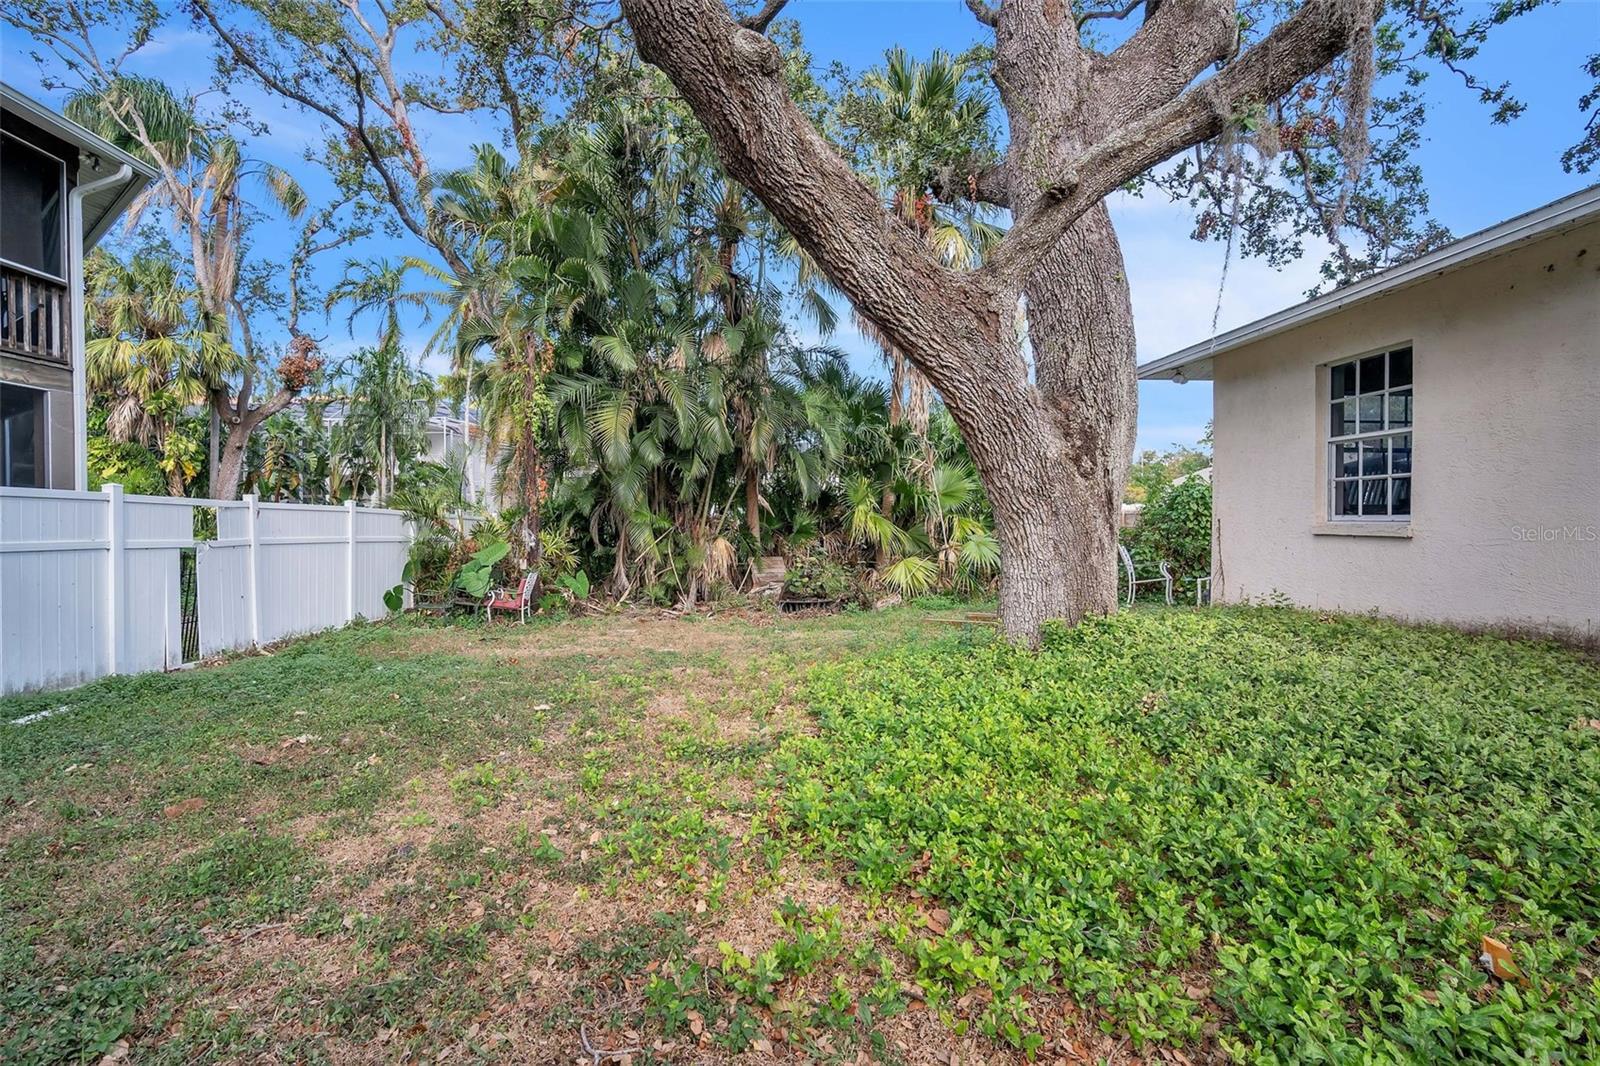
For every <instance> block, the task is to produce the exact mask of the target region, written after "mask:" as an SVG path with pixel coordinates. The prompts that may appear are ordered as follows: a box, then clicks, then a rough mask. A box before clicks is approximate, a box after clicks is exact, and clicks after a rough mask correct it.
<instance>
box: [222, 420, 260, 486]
mask: <svg viewBox="0 0 1600 1066" xmlns="http://www.w3.org/2000/svg"><path fill="white" fill-rule="evenodd" d="M227 425H228V433H227V436H225V437H224V438H223V439H222V454H221V455H220V456H218V458H217V483H216V484H215V485H213V486H212V487H211V496H212V498H213V499H217V500H237V499H238V498H239V483H240V481H242V480H243V478H244V461H245V454H246V452H247V451H248V449H249V447H250V433H251V430H252V429H254V428H255V427H253V426H251V427H250V428H248V429H247V428H245V422H244V421H239V422H230V423H228V424H227Z"/></svg>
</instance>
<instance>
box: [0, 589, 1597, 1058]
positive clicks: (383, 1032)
mask: <svg viewBox="0 0 1600 1066" xmlns="http://www.w3.org/2000/svg"><path fill="white" fill-rule="evenodd" d="M969 610H970V605H968V604H962V603H946V602H938V601H928V602H921V603H917V604H914V605H911V606H908V607H902V608H895V609H892V610H887V611H878V612H854V613H848V612H847V613H844V614H840V615H835V616H830V617H825V618H791V617H787V616H779V615H778V614H776V613H775V612H753V611H751V612H744V611H738V612H731V613H719V615H718V616H717V617H704V616H694V615H690V616H686V617H671V616H668V615H664V614H660V613H656V612H618V613H611V614H604V615H596V616H590V617H584V618H579V619H570V620H562V621H555V620H539V621H537V622H535V623H534V624H530V625H527V626H517V625H495V626H485V625H482V624H481V623H478V622H466V623H461V622H458V623H453V624H445V623H441V622H437V621H428V620H421V619H405V620H398V621H395V622H392V623H389V624H386V625H382V626H370V625H360V626H356V627H353V628H351V629H348V630H344V631H341V632H337V633H330V634H325V635H322V636H318V637H314V638H311V639H308V640H304V641H299V642H294V643H291V644H288V645H284V646H282V647H279V648H275V649H273V650H272V653H271V654H264V655H256V656H247V657H241V658H239V659H237V660H235V661H233V662H230V663H226V664H223V665H220V666H213V667H207V668H203V669H200V670H195V671H190V672H186V673H181V674H172V675H147V676H142V677H134V678H112V679H106V680H104V681H101V682H98V683H96V684H94V685H90V686H87V687H85V688H82V689H79V690H75V691H72V692H65V693H50V694H40V695H33V696H27V697H22V698H13V699H9V700H5V701H0V1018H3V1019H4V1022H3V1024H0V1061H5V1062H55V1061H98V1060H99V1058H100V1057H101V1056H103V1055H105V1054H111V1055H113V1056H121V1057H122V1058H124V1059H126V1060H129V1061H151V1062H191V1061H238V1060H249V1059H260V1058H271V1059H276V1060H284V1059H292V1060H296V1061H308V1062H390V1061H396V1060H404V1059H418V1060H424V1059H425V1060H430V1061H436V1060H441V1059H445V1058H451V1059H454V1060H457V1061H478V1060H497V1061H516V1062H584V1063H597V1062H602V1061H610V1062H618V1061H621V1060H622V1058H623V1057H624V1056H628V1057H630V1058H631V1060H632V1061H633V1062H634V1063H640V1064H643V1063H675V1064H676V1063H714V1062H725V1061H729V1060H732V1059H739V1060H740V1061H756V1062H761V1061H778V1062H791V1061H811V1062H817V1063H829V1062H837V1063H850V1062H860V1061H871V1062H889V1063H906V1064H921V1063H934V1062H939V1063H950V1062H953V1061H959V1062H961V1063H967V1064H971V1063H979V1062H983V1063H988V1064H991V1066H993V1064H998V1063H1013V1062H1015V1063H1020V1062H1024V1061H1028V1058H1029V1055H1030V1054H1031V1055H1032V1059H1033V1061H1040V1062H1067V1063H1078V1062H1114V1063H1125V1062H1130V1061H1132V1060H1133V1059H1134V1058H1135V1057H1137V1058H1139V1059H1140V1060H1150V1059H1155V1058H1159V1057H1162V1056H1163V1055H1168V1056H1170V1057H1171V1060H1174V1061H1182V1059H1181V1058H1179V1056H1184V1057H1187V1058H1188V1059H1189V1060H1190V1061H1204V1060H1206V1059H1208V1058H1214V1057H1222V1056H1225V1055H1227V1054H1229V1053H1233V1054H1236V1055H1238V1056H1240V1057H1243V1058H1259V1059H1264V1060H1270V1059H1272V1058H1277V1059H1279V1060H1291V1059H1293V1060H1300V1061H1305V1060H1312V1059H1316V1058H1319V1057H1321V1058H1323V1059H1333V1060H1342V1061H1348V1060H1351V1059H1357V1058H1361V1057H1367V1058H1372V1059H1380V1060H1381V1059H1394V1058H1402V1059H1429V1058H1432V1059H1436V1060H1447V1059H1469V1060H1470V1059H1477V1060H1485V1061H1487V1060H1496V1059H1498V1060H1499V1061H1512V1060H1515V1061H1527V1060H1539V1059H1541V1058H1542V1059H1545V1060H1547V1061H1562V1062H1580V1061H1588V1060H1592V1059H1593V1058H1594V1056H1595V1039H1596V1037H1595V1029H1596V1025H1597V1022H1596V1007H1595V999H1596V991H1597V990H1596V988H1595V985H1594V981H1595V972H1596V956H1595V943H1594V936H1595V926H1596V924H1597V920H1596V910H1597V901H1596V888H1595V884H1594V878H1593V875H1592V873H1591V872H1590V871H1592V870H1593V869H1594V868H1595V865H1596V840H1597V838H1600V834H1597V832H1596V825H1595V820H1594V819H1595V817H1596V815H1595V805H1594V800H1595V798H1596V796H1595V792H1596V785H1595V782H1596V780H1597V776H1600V772H1597V765H1596V760H1597V759H1600V754H1597V750H1600V731H1597V730H1595V729H1594V728H1593V727H1592V724H1590V723H1592V722H1593V721H1594V720H1597V719H1600V710H1597V709H1596V707H1595V701H1596V693H1597V687H1600V686H1597V680H1596V679H1597V676H1600V674H1597V668H1596V667H1595V666H1594V665H1593V664H1592V662H1589V661H1586V660H1583V659H1580V658H1578V657H1576V656H1574V655H1571V654H1568V653H1564V652H1561V651H1559V650H1556V649H1553V648H1549V647H1545V646H1541V645H1534V644H1526V643H1507V642H1504V641H1496V640H1492V639H1487V638H1483V639H1473V638H1466V637H1462V636H1460V635H1459V634H1452V633H1448V632H1446V631H1438V630H1411V629H1404V628H1400V627H1396V626H1391V625H1388V624H1386V623H1381V622H1374V621H1370V620H1357V619H1327V620H1324V619H1321V618H1318V617H1317V616H1314V615H1307V614H1303V613H1299V612H1294V611H1288V610H1279V609H1257V610H1237V611H1236V610H1227V611H1205V612H1196V611H1193V610H1188V609H1180V610H1160V609H1155V610H1150V611H1146V610H1144V609H1142V608H1141V609H1140V610H1139V611H1137V612H1134V613H1133V614H1131V615H1122V616H1119V617H1118V618H1116V619H1115V620H1113V621H1110V622H1105V623H1098V624H1095V625H1093V626H1090V627H1088V628H1086V629H1084V630H1083V631H1082V632H1081V633H1078V634H1072V635H1063V636H1060V637H1057V638H1055V639H1053V640H1052V642H1051V644H1050V645H1049V646H1048V647H1047V648H1046V649H1045V651H1044V652H1043V653H1041V654H1040V655H1038V656H1037V657H1034V656H1030V655H1028V654H1027V653H1022V652H1017V651H1014V650H1012V649H1011V648H1009V647H1007V646H1004V645H997V644H995V643H994V642H993V639H992V635H991V634H990V633H989V632H988V631H987V630H986V629H985V628H983V627H972V626H967V625H951V624H950V623H952V622H960V621H961V620H962V619H963V618H964V617H965V615H966V613H967V612H968V611H969ZM37 715H44V717H32V716H37ZM30 717H31V719H32V720H31V721H27V724H24V725H13V724H12V722H13V721H15V720H18V719H24V720H26V719H29V718H30ZM1485 934H1488V935H1492V936H1494V937H1495V938H1496V939H1498V940H1500V941H1502V942H1504V943H1505V944H1506V945H1507V946H1508V948H1509V950H1510V952H1511V959H1512V962H1513V964H1514V965H1515V966H1516V967H1517V968H1518V970H1519V972H1520V976H1516V977H1511V978H1507V979H1499V978H1493V977H1490V976H1488V975H1487V974H1485V973H1483V972H1482V971H1480V970H1479V969H1477V968H1476V965H1475V956H1476V952H1477V950H1478V948H1479V946H1480V943H1481V938H1482V936H1483V935H1485Z"/></svg>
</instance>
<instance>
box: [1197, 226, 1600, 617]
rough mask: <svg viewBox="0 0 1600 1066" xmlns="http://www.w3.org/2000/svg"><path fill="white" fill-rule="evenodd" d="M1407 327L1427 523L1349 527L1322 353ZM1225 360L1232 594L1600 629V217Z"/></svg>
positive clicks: (1218, 453) (1331, 358)
mask: <svg viewBox="0 0 1600 1066" xmlns="http://www.w3.org/2000/svg"><path fill="white" fill-rule="evenodd" d="M1407 342H1409V343H1410V344H1411V345H1412V346H1413V349H1414V353H1415V354H1414V376H1415V388H1416V410H1415V438H1414V441H1415V449H1416V452H1415V472H1414V475H1413V478H1414V479H1413V497H1414V499H1413V507H1412V509H1413V514H1412V517H1411V521H1410V523H1409V526H1408V527H1402V529H1403V531H1404V532H1408V533H1409V536H1354V535H1348V530H1349V527H1340V526H1339V525H1338V524H1336V523H1330V522H1329V521H1328V514H1327V511H1328V504H1327V495H1328V489H1327V482H1326V480H1325V478H1326V471H1325V469H1324V466H1325V463H1326V454H1325V453H1326V450H1327V446H1326V443H1325V440H1326V433H1327V420H1328V414H1327V404H1326V403H1325V402H1323V399H1322V397H1324V396H1325V394H1326V388H1327V386H1326V382H1325V380H1324V379H1325V377H1326V373H1327V372H1326V370H1324V369H1323V368H1324V367H1325V366H1326V365H1327V364H1328V363H1331V362H1340V361H1343V360H1345V359H1348V358H1350V357H1352V356H1357V355H1362V354H1366V353H1368V352H1371V351H1376V350H1382V349H1386V348H1391V347H1394V346H1396V345H1400V344H1404V343H1407ZM1214 373H1215V393H1214V397H1215V399H1214V403H1215V417H1216V423H1215V464H1214V466H1215V472H1214V484H1215V486H1216V507H1215V525H1214V529H1213V535H1214V538H1215V545H1216V551H1215V552H1214V559H1213V578H1214V580H1215V590H1216V598H1217V599H1218V600H1223V601H1231V602H1237V601H1240V600H1243V599H1246V598H1249V599H1252V600H1258V601H1259V600H1263V599H1269V598H1272V597H1274V596H1282V597H1287V598H1288V599H1289V600H1290V601H1292V602H1295V603H1299V604H1303V605H1306V606H1311V607H1319V608H1326V609H1331V610H1340V611H1377V612H1379V613H1382V614H1386V615H1393V616H1398V617H1404V618H1413V619H1435V620H1441V621H1449V622H1456V623H1470V624H1486V625H1523V626H1535V627H1539V628H1545V629H1551V630H1558V631H1565V632H1568V633H1575V634H1577V635H1581V636H1588V637H1593V636H1595V635H1597V634H1600V223H1591V224H1589V225H1586V226H1583V227H1581V228H1578V229H1575V230H1572V231H1569V232H1568V233H1566V234H1563V235H1559V236H1555V237H1551V238H1547V239H1545V240H1543V241H1540V242H1538V243H1536V244H1533V245H1530V246H1528V247H1526V248H1523V249H1519V250H1517V251H1513V252H1510V253H1507V254H1505V255H1502V256H1498V257H1496V258H1494V259H1491V260H1488V261H1487V262H1483V263H1480V264H1477V265H1474V266H1469V267H1465V268H1463V269H1461V270H1458V271H1455V272H1454V273H1451V274H1447V275H1444V276H1442V277H1438V278H1434V279H1432V280H1429V281H1426V282H1423V283H1421V284H1418V285H1415V286H1413V287H1411V288H1409V289H1406V290H1403V291H1401V292H1397V293H1393V294H1390V295H1389V296H1386V297H1382V298H1380V299H1378V300H1374V301H1372V302H1370V303H1367V304H1365V305H1362V306H1360V307H1357V308H1353V309H1351V310H1348V311H1344V312H1341V313H1338V314H1335V315H1331V316H1329V317H1327V318H1324V319H1322V320H1321V321H1318V322H1314V323H1311V324H1309V325H1306V326H1302V327H1300V328H1299V329H1295V330H1291V331H1289V332H1287V333H1283V334H1280V335H1278V336H1276V337H1271V338H1268V339H1266V340H1263V341H1259V342H1257V343H1255V344H1251V345H1247V346H1245V347H1243V348H1240V349H1237V350H1235V351H1232V352H1228V353H1224V354H1222V355H1220V356H1218V357H1217V360H1216V366H1215V371H1214ZM1340 528H1343V529H1345V530H1346V533H1344V534H1339V535H1335V534H1334V533H1332V532H1331V531H1332V530H1335V529H1340ZM1365 528H1368V529H1374V528H1384V527H1365ZM1384 531H1387V532H1390V533H1394V532H1397V530H1396V529H1395V528H1394V527H1392V526H1391V527H1386V528H1385V529H1384Z"/></svg>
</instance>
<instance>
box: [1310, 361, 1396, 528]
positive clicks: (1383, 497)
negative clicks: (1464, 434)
mask: <svg viewBox="0 0 1600 1066" xmlns="http://www.w3.org/2000/svg"><path fill="white" fill-rule="evenodd" d="M1412 394H1413V390H1412V351H1411V348H1410V347H1405V348H1396V349H1394V350H1392V351H1389V352H1383V353H1380V354H1378V355H1369V356H1363V357H1362V358H1360V359H1351V360H1347V361H1345V362H1343V363H1340V364H1338V365H1337V366H1334V367H1331V368H1330V369H1329V394H1328V395H1329V418H1328V436H1329V440H1330V446H1329V449H1328V462H1329V471H1328V476H1329V479H1330V486H1329V487H1330V489H1331V492H1330V494H1329V497H1330V498H1329V503H1330V509H1331V511H1332V514H1333V517H1337V518H1378V519H1384V520H1388V519H1391V518H1409V517H1410V514H1411V476H1410V475H1411V473H1412V439H1411V437H1412V434H1411V432H1410V430H1411V427H1412V419H1413V406H1414V401H1413V395H1412ZM1391 430H1399V431H1401V432H1390V431H1391Z"/></svg>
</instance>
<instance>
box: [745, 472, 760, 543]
mask: <svg viewBox="0 0 1600 1066" xmlns="http://www.w3.org/2000/svg"><path fill="white" fill-rule="evenodd" d="M744 525H745V528H746V529H748V530H749V531H750V539H751V540H753V541H755V547H756V554H757V555H759V554H761V475H760V473H759V472H758V471H757V470H756V468H755V467H754V466H753V465H751V464H749V463H746V464H745V468H744Z"/></svg>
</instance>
